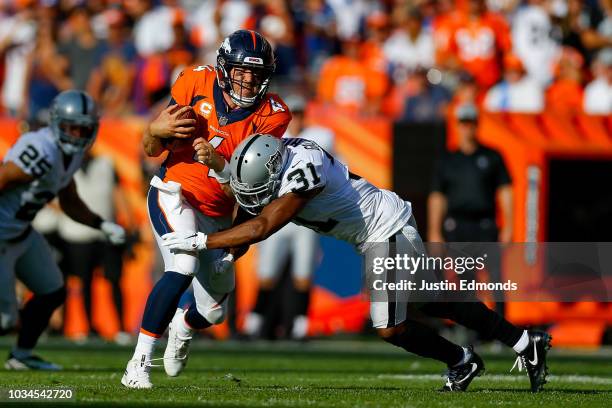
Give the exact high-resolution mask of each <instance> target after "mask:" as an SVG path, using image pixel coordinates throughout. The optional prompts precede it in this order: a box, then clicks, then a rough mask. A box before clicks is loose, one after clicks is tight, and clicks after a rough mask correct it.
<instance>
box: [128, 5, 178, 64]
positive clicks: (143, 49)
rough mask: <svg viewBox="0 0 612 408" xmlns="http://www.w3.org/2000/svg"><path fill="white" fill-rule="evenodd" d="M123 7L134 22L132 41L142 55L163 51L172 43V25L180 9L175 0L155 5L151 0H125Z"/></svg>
mask: <svg viewBox="0 0 612 408" xmlns="http://www.w3.org/2000/svg"><path fill="white" fill-rule="evenodd" d="M124 5H125V9H126V11H127V13H128V14H129V15H130V17H131V18H132V19H133V20H134V21H135V24H134V43H135V45H136V50H138V54H140V55H141V56H143V57H146V56H149V55H153V54H156V53H160V52H164V51H167V50H168V49H170V47H171V46H172V44H173V43H174V29H173V25H174V22H175V21H176V20H177V18H182V17H181V16H179V15H180V14H181V13H182V10H180V9H179V8H177V1H176V0H164V1H162V4H161V5H160V6H157V7H153V6H152V1H151V0H125V2H124Z"/></svg>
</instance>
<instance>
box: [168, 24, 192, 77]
mask: <svg viewBox="0 0 612 408" xmlns="http://www.w3.org/2000/svg"><path fill="white" fill-rule="evenodd" d="M172 31H173V33H174V41H173V42H172V45H171V46H170V48H169V49H168V51H167V52H166V58H167V63H168V69H169V71H170V72H171V74H170V77H171V78H176V77H177V76H178V74H179V73H180V72H181V71H182V70H183V68H185V67H186V66H188V65H193V64H194V63H195V60H196V53H197V49H196V47H195V45H193V43H192V42H191V39H190V38H189V33H188V32H187V30H186V28H185V23H184V19H183V15H182V14H177V15H176V16H175V19H174V21H173V22H172Z"/></svg>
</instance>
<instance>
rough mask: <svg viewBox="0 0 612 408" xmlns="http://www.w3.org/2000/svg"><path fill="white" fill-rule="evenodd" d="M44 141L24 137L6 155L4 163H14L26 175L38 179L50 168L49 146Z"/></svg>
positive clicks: (27, 136) (38, 138)
mask: <svg viewBox="0 0 612 408" xmlns="http://www.w3.org/2000/svg"><path fill="white" fill-rule="evenodd" d="M44 141H45V139H43V138H40V137H30V136H29V135H24V136H22V137H20V138H19V139H18V140H17V143H15V145H14V146H13V147H11V149H10V150H9V151H8V153H7V154H6V157H5V158H4V161H11V162H13V163H15V164H16V165H17V166H18V167H19V168H20V169H21V170H23V171H24V172H25V173H26V174H28V175H30V176H32V177H35V178H40V177H42V176H44V175H45V174H47V173H48V172H49V170H51V167H52V164H51V163H52V160H51V154H50V151H49V150H50V149H49V146H47V145H46V144H45V143H44Z"/></svg>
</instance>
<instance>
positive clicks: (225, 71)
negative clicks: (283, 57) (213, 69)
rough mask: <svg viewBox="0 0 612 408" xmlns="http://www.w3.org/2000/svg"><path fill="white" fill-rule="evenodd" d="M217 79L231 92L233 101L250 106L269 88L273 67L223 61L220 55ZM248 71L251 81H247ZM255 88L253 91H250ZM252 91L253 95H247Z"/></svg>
mask: <svg viewBox="0 0 612 408" xmlns="http://www.w3.org/2000/svg"><path fill="white" fill-rule="evenodd" d="M217 65H218V67H219V70H217V81H218V83H219V86H220V87H221V88H222V89H223V90H224V91H225V92H227V93H228V94H229V96H230V98H231V99H232V101H233V102H234V103H235V104H236V105H238V106H239V107H241V108H249V107H251V106H253V105H254V104H256V103H257V102H258V101H259V100H260V99H261V98H263V96H264V95H265V93H266V91H267V90H268V86H269V84H270V77H271V76H272V73H273V71H274V69H273V68H268V67H262V66H254V65H248V64H242V65H235V64H229V63H226V62H225V61H223V57H219V58H218V61H217ZM246 71H250V72H251V73H250V75H251V78H252V79H251V81H248V82H247V81H245V80H244V76H245V74H246V75H248V73H247V72H246ZM250 89H253V91H252V92H249V90H250ZM246 93H251V94H252V96H247V95H245V94H246Z"/></svg>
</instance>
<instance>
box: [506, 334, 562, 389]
mask: <svg viewBox="0 0 612 408" xmlns="http://www.w3.org/2000/svg"><path fill="white" fill-rule="evenodd" d="M551 340H552V336H551V335H550V334H548V333H546V332H543V331H530V332H529V345H528V346H527V348H526V349H525V350H523V352H522V353H519V354H518V356H517V357H516V361H515V362H514V365H513V366H512V368H511V369H510V371H512V370H514V367H517V366H518V370H519V372H520V371H523V368H524V369H525V371H527V375H528V376H529V382H530V383H531V392H539V391H542V388H543V387H544V384H546V376H547V375H548V366H547V365H546V354H547V353H548V350H549V349H550V347H551V345H550V342H551Z"/></svg>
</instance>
